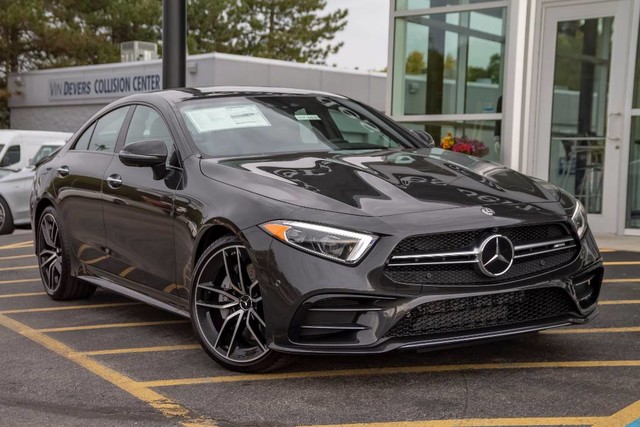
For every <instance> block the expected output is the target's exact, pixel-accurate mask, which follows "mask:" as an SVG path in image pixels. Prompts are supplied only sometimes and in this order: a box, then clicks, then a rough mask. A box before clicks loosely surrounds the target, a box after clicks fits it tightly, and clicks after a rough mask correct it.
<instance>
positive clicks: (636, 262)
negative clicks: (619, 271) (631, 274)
mask: <svg viewBox="0 0 640 427" xmlns="http://www.w3.org/2000/svg"><path fill="white" fill-rule="evenodd" d="M604 265H606V266H613V265H640V261H609V262H605V263H604Z"/></svg>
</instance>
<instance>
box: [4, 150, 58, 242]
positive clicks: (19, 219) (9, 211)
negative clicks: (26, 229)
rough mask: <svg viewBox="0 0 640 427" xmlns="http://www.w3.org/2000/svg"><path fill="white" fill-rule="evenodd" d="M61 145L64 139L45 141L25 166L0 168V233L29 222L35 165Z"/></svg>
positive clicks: (9, 231) (7, 232) (10, 231)
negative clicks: (16, 168) (17, 168)
mask: <svg viewBox="0 0 640 427" xmlns="http://www.w3.org/2000/svg"><path fill="white" fill-rule="evenodd" d="M63 145H64V141H51V142H47V143H46V144H45V145H43V146H41V147H40V149H39V150H38V151H37V152H36V154H35V156H34V157H33V158H32V159H31V160H30V162H29V166H27V167H25V168H22V169H19V170H14V169H10V168H0V234H9V233H12V232H13V230H14V228H15V226H17V225H28V224H29V221H30V220H29V195H30V194H31V184H32V183H33V177H34V176H35V169H36V165H37V164H38V163H39V162H40V161H41V160H42V159H44V158H46V157H49V156H50V155H51V154H53V153H54V152H55V151H56V150H58V149H59V148H60V147H62V146H63Z"/></svg>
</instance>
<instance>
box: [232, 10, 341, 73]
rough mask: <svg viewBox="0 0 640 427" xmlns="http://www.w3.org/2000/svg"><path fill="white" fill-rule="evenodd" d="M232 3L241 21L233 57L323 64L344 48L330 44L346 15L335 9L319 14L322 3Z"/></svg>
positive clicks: (339, 44)
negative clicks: (253, 57)
mask: <svg viewBox="0 0 640 427" xmlns="http://www.w3.org/2000/svg"><path fill="white" fill-rule="evenodd" d="M233 3H234V6H233V9H235V10H236V11H237V13H238V14H239V16H241V17H242V20H241V21H239V30H240V35H239V37H238V38H237V40H236V43H235V45H234V49H233V51H234V53H241V54H243V55H250V56H259V57H262V58H274V59H283V60H286V61H296V62H307V63H315V64H324V63H325V62H326V59H327V57H328V56H329V55H331V54H334V53H336V52H338V51H339V50H340V48H341V47H342V45H343V44H344V43H343V42H339V43H334V42H333V41H334V39H335V36H336V34H337V33H338V32H340V31H342V30H343V29H344V28H345V27H346V25H347V21H346V17H347V15H348V11H347V10H346V9H338V10H336V11H335V12H332V13H326V14H320V13H319V12H320V11H322V10H323V9H324V8H325V7H326V5H327V2H326V0H236V1H234V2H233Z"/></svg>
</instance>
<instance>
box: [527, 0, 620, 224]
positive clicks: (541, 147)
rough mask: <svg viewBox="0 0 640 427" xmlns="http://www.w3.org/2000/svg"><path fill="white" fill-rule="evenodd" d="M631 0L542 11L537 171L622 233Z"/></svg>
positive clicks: (572, 4) (594, 219)
mask: <svg viewBox="0 0 640 427" xmlns="http://www.w3.org/2000/svg"><path fill="white" fill-rule="evenodd" d="M630 10H631V2H629V1H627V0H610V1H601V2H586V1H585V2H577V1H571V2H562V3H547V5H546V7H545V8H544V9H543V38H542V46H541V51H540V52H541V57H540V60H541V62H540V63H541V68H540V70H541V76H540V82H541V85H540V89H541V91H540V104H539V110H538V118H539V129H538V138H537V141H535V142H537V143H538V145H537V150H536V159H535V160H536V175H537V176H541V177H547V178H548V180H549V181H551V182H552V183H554V184H556V185H558V186H560V187H562V188H564V189H566V190H567V191H569V192H570V193H572V194H574V195H575V196H576V197H577V198H578V199H579V200H580V201H581V202H582V203H583V204H584V206H585V207H586V208H587V211H588V212H589V222H590V224H591V227H592V229H593V230H595V231H598V232H608V233H614V232H617V231H618V224H617V218H618V213H619V211H618V210H619V207H618V201H619V197H620V194H619V192H618V187H619V179H620V173H619V172H620V171H619V168H620V166H621V157H622V156H621V153H623V150H624V147H625V146H626V145H627V144H628V138H626V137H624V136H623V132H622V131H623V124H624V115H623V111H625V96H626V93H625V92H626V90H625V82H626V73H627V70H628V61H629V58H628V52H629V47H628V44H629V28H630V16H631V11H630Z"/></svg>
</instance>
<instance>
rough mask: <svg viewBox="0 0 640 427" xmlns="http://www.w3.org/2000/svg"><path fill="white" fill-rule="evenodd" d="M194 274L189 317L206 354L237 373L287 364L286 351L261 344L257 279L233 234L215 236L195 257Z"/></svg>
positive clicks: (262, 329)
mask: <svg viewBox="0 0 640 427" xmlns="http://www.w3.org/2000/svg"><path fill="white" fill-rule="evenodd" d="M194 278H195V279H194V284H193V290H192V292H191V322H192V324H193V328H194V330H195V332H196V335H197V337H198V339H199V341H200V344H201V345H202V347H203V348H204V350H205V351H206V352H207V354H209V356H211V357H212V358H213V359H214V360H215V361H216V362H218V363H219V364H220V365H222V366H224V367H226V368H228V369H231V370H234V371H241V372H266V371H271V370H274V369H277V368H279V367H282V366H284V365H285V364H286V363H287V361H288V359H289V358H288V357H287V356H285V355H283V354H280V353H277V352H275V351H273V350H271V349H269V348H268V347H267V341H266V338H265V332H266V327H267V325H266V323H265V318H264V310H263V304H262V295H261V292H260V283H259V281H258V280H257V278H256V272H255V268H254V266H253V263H252V261H251V257H250V256H249V251H248V249H247V247H246V246H245V245H244V244H243V243H242V242H241V241H240V240H239V239H238V238H236V237H235V236H225V237H222V238H220V239H218V240H217V241H215V242H214V243H213V244H212V245H211V246H210V247H209V248H208V249H207V250H206V251H205V252H204V254H203V255H202V256H201V257H200V259H199V261H198V263H197V265H196V268H195V275H194Z"/></svg>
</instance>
